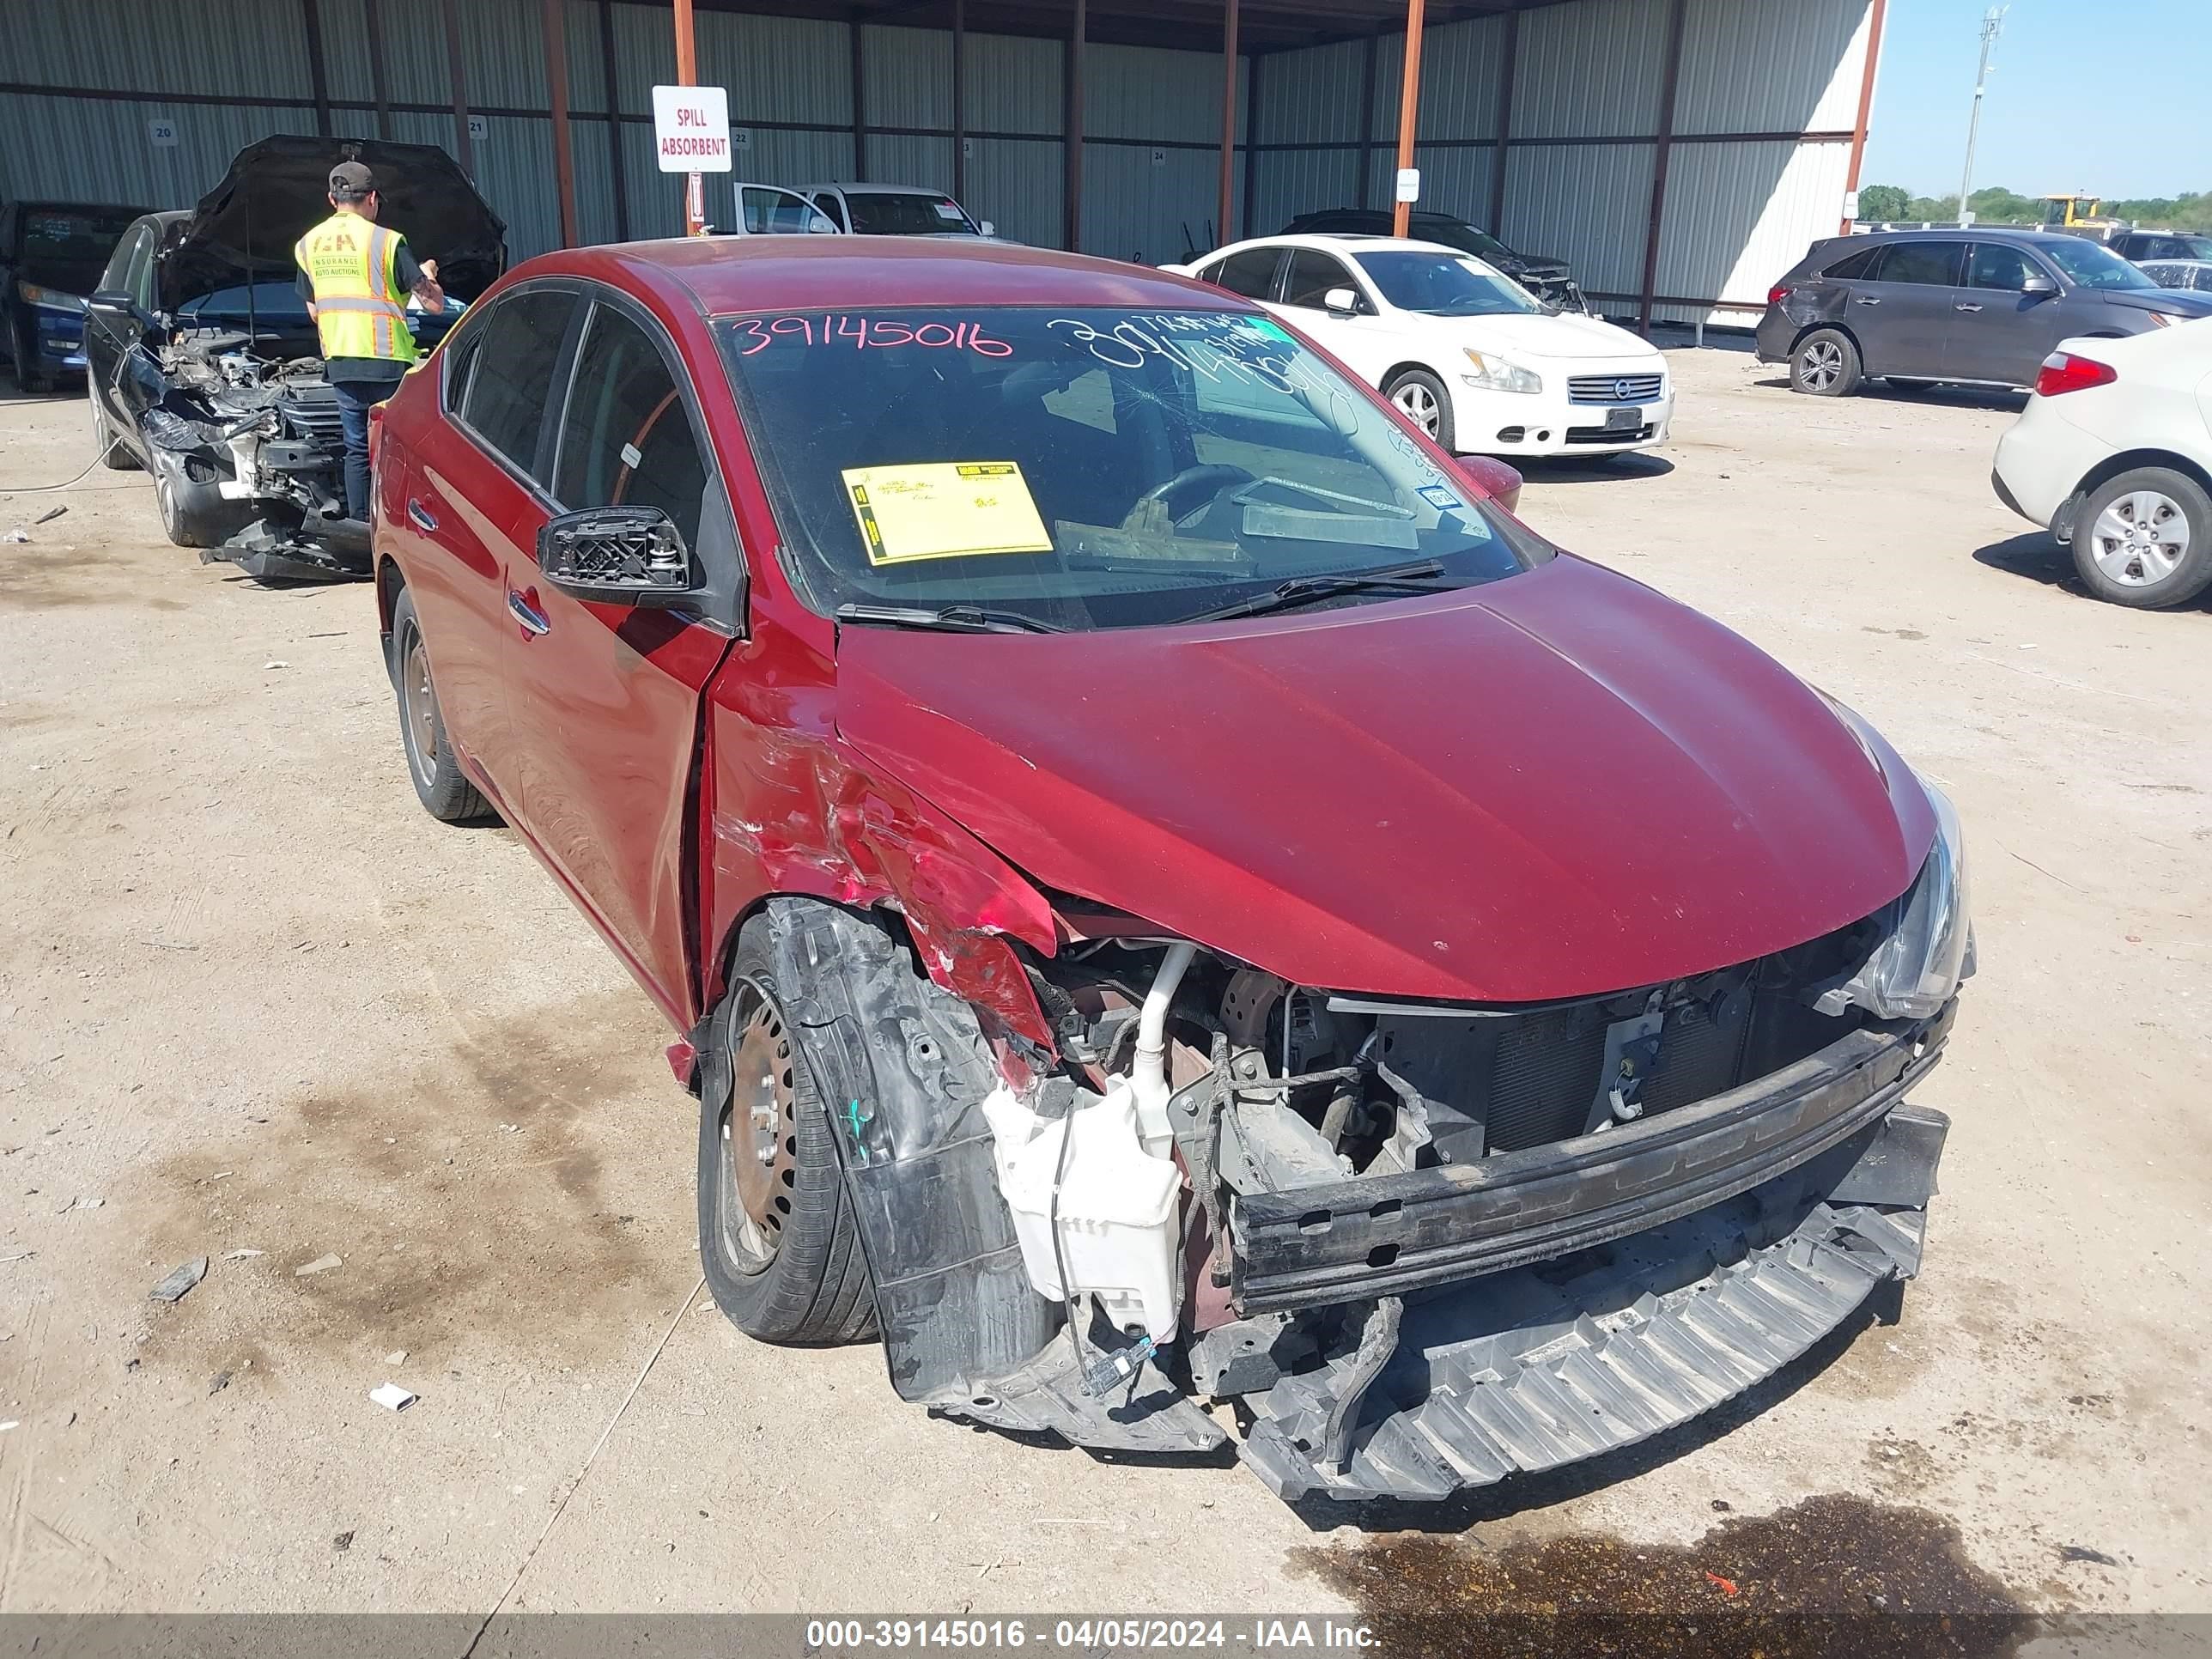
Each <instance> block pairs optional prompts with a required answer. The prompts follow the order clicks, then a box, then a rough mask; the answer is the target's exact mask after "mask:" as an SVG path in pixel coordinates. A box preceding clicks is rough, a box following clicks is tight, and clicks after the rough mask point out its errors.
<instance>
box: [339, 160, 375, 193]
mask: <svg viewBox="0 0 2212 1659" xmlns="http://www.w3.org/2000/svg"><path fill="white" fill-rule="evenodd" d="M375 191H376V175H375V174H374V173H371V172H370V171H369V170H368V168H367V167H363V166H362V164H361V163H360V162H358V161H341V162H339V163H338V164H337V166H336V167H332V168H331V195H332V196H334V197H337V199H338V200H339V201H341V202H360V201H365V200H367V199H368V197H370V196H372V195H374V193H375Z"/></svg>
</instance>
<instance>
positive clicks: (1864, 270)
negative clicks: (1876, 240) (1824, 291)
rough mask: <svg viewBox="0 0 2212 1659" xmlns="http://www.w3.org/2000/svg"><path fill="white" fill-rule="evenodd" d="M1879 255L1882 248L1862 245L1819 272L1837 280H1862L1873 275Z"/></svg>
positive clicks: (1879, 259) (1879, 258) (1878, 262)
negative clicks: (1854, 251)
mask: <svg viewBox="0 0 2212 1659" xmlns="http://www.w3.org/2000/svg"><path fill="white" fill-rule="evenodd" d="M1881 256H1882V249H1881V248H1880V247H1863V248H1861V249H1859V250H1858V251H1857V252H1856V253H1851V254H1848V255H1846V256H1845V257H1844V258H1841V259H1838V260H1837V261H1836V263H1835V264H1832V265H1830V266H1829V267H1828V268H1827V269H1826V270H1823V271H1822V272H1821V273H1820V274H1821V275H1822V276H1827V277H1832V278H1833V279H1834V280H1836V281H1838V282H1843V283H1848V282H1852V281H1859V282H1863V281H1865V280H1866V279H1867V278H1868V277H1869V276H1873V275H1874V270H1875V266H1876V265H1877V264H1881Z"/></svg>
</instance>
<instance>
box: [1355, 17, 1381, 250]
mask: <svg viewBox="0 0 2212 1659" xmlns="http://www.w3.org/2000/svg"><path fill="white" fill-rule="evenodd" d="M1382 59H1383V26H1382V25H1381V24H1380V23H1377V24H1376V26H1375V27H1374V30H1373V31H1372V32H1371V33H1370V34H1369V35H1368V37H1367V55H1366V57H1365V58H1364V59H1363V60H1362V61H1363V63H1364V64H1365V67H1364V69H1362V70H1361V71H1360V74H1359V176H1358V178H1357V179H1354V180H1352V206H1354V207H1356V208H1364V207H1366V206H1367V205H1368V197H1370V196H1371V195H1373V194H1374V190H1375V185H1374V180H1373V179H1372V178H1371V177H1370V174H1372V173H1374V171H1375V155H1374V150H1375V77H1376V75H1377V74H1378V73H1380V72H1381V65H1382Z"/></svg>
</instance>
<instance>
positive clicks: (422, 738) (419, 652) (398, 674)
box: [392, 587, 492, 823]
mask: <svg viewBox="0 0 2212 1659" xmlns="http://www.w3.org/2000/svg"><path fill="white" fill-rule="evenodd" d="M392 689H393V690H394V691H395V692H396V693H397V694H398V699H399V743H400V747H401V748H402V749H403V750H404V751H405V753H406V757H407V777H408V781H410V782H411V783H412V784H413V785H414V786H415V798H416V799H417V800H419V801H421V802H422V810H423V811H426V812H428V814H429V815H430V816H431V817H434V818H435V819H437V820H438V821H439V822H440V823H471V822H472V821H474V820H477V819H479V818H488V817H491V816H492V810H491V805H490V803H489V802H488V801H486V800H485V799H484V798H483V793H482V792H481V791H480V790H478V789H477V787H476V785H474V784H473V783H471V782H470V781H469V780H468V775H466V774H465V773H464V772H463V771H462V770H461V764H460V762H459V759H458V758H457V757H455V755H454V753H453V745H452V744H450V743H448V742H447V739H446V717H445V714H444V713H443V712H442V711H441V709H440V708H439V707H438V690H437V687H436V685H435V684H433V682H432V680H431V678H430V656H429V653H428V650H427V649H426V648H425V647H424V645H423V641H422V622H421V621H420V619H419V618H417V617H416V615H415V599H414V596H413V595H412V594H410V592H408V591H407V590H406V589H405V588H404V587H403V588H401V589H400V590H399V595H398V598H397V599H394V600H393V601H392Z"/></svg>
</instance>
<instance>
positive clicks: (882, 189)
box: [799, 179, 952, 202]
mask: <svg viewBox="0 0 2212 1659" xmlns="http://www.w3.org/2000/svg"><path fill="white" fill-rule="evenodd" d="M799 189H801V190H865V191H868V192H869V193H870V194H871V195H874V196H933V197H938V198H939V200H941V201H946V202H949V201H951V199H952V192H951V191H949V190H932V189H931V188H930V187H929V186H928V185H856V184H854V182H853V181H852V180H851V179H829V180H826V181H824V182H823V183H822V184H818V185H799Z"/></svg>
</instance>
